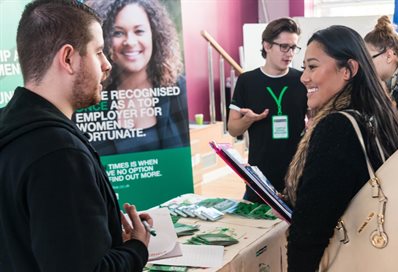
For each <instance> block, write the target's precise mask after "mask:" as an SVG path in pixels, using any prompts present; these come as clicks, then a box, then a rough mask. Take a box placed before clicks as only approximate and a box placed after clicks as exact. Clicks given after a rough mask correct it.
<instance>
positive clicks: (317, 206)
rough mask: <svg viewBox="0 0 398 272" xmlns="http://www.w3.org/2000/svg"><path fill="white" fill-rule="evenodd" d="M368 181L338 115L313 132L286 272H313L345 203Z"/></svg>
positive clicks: (353, 142) (353, 140)
mask: <svg viewBox="0 0 398 272" xmlns="http://www.w3.org/2000/svg"><path fill="white" fill-rule="evenodd" d="M368 179H369V175H368V172H367V169H366V165H365V158H364V155H363V151H362V150H361V147H360V145H359V141H358V139H357V136H356V134H355V132H354V130H353V128H352V125H351V123H350V122H349V121H348V119H347V118H346V117H344V116H343V115H341V114H332V115H330V116H328V117H326V118H325V119H323V120H322V121H321V122H320V123H319V124H318V126H317V127H316V128H315V129H314V132H313V135H312V137H311V139H310V143H309V149H308V156H307V161H306V165H305V167H304V171H303V176H302V178H301V183H300V185H299V188H298V192H297V201H296V206H295V208H294V211H293V216H292V224H291V226H290V229H289V236H288V271H289V272H295V271H300V272H313V271H316V270H317V269H318V267H319V262H320V260H321V257H322V255H323V252H324V250H325V248H326V247H327V245H328V243H329V239H330V237H331V236H332V235H333V231H334V227H335V226H336V223H337V221H338V219H339V218H340V216H341V215H342V214H343V213H344V211H345V209H346V208H347V206H348V204H349V202H350V200H351V199H352V198H353V196H354V195H355V194H356V193H357V192H358V191H359V190H360V188H361V187H362V186H363V185H364V184H365V182H366V181H367V180H368Z"/></svg>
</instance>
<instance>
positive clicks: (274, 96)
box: [267, 86, 287, 115]
mask: <svg viewBox="0 0 398 272" xmlns="http://www.w3.org/2000/svg"><path fill="white" fill-rule="evenodd" d="M286 90H287V86H285V87H283V89H282V91H281V93H280V94H279V97H276V95H275V94H274V92H273V91H272V89H271V88H270V87H267V91H268V92H269V93H270V95H271V96H272V98H273V99H274V100H275V102H276V105H277V106H278V115H282V97H283V95H284V94H285V92H286Z"/></svg>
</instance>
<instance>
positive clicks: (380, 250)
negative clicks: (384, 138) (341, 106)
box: [319, 112, 398, 272]
mask: <svg viewBox="0 0 398 272" xmlns="http://www.w3.org/2000/svg"><path fill="white" fill-rule="evenodd" d="M340 113H341V114H344V115H345V116H346V117H347V118H348V119H349V120H350V121H351V123H352V125H353V127H354V129H355V131H356V133H357V135H358V139H359V141H360V143H361V146H362V148H363V151H364V153H365V158H366V164H367V167H368V171H369V176H370V180H369V181H368V182H367V183H366V184H365V185H364V186H363V187H362V188H361V190H360V191H359V192H358V193H357V194H356V195H355V197H354V198H353V199H352V200H351V202H350V204H349V205H348V208H347V210H346V211H345V212H344V214H343V216H342V217H341V218H340V220H339V222H338V224H337V226H336V228H335V232H334V235H333V237H332V238H331V239H330V242H329V246H328V247H327V248H326V249H325V252H324V255H323V257H322V260H321V262H320V266H319V271H320V272H324V271H329V272H345V271H349V272H374V271H380V272H397V271H398V151H395V153H394V154H393V155H392V156H391V157H390V158H388V160H387V161H385V162H384V163H383V165H382V166H381V167H380V168H379V169H378V170H377V171H376V173H375V172H374V170H373V168H372V166H371V164H370V161H369V158H368V155H367V152H366V148H365V144H364V140H363V137H362V133H361V131H360V129H359V127H358V123H357V121H356V120H355V118H354V117H352V116H351V115H350V114H348V113H346V112H340ZM376 142H377V144H378V147H379V151H380V153H381V155H382V158H383V160H385V159H384V155H383V152H382V151H381V149H380V144H379V142H378V140H377V139H376Z"/></svg>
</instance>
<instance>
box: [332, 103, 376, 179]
mask: <svg viewBox="0 0 398 272" xmlns="http://www.w3.org/2000/svg"><path fill="white" fill-rule="evenodd" d="M339 113H341V114H342V115H344V116H346V117H347V118H348V120H350V122H351V124H352V126H353V127H354V130H355V132H356V134H357V136H358V140H359V143H360V144H361V146H362V150H363V153H364V155H365V159H366V165H367V167H368V172H369V176H370V178H371V179H374V178H376V175H375V171H374V170H373V167H372V165H371V164H370V160H369V157H368V153H367V152H366V147H365V141H364V140H363V136H362V132H361V130H360V129H359V126H358V122H357V120H355V118H354V117H353V116H352V115H351V114H349V113H347V112H344V111H339ZM376 139H377V138H376ZM377 146H378V147H379V151H381V150H380V149H381V147H380V143H379V141H377ZM381 153H383V152H381ZM383 155H384V154H383Z"/></svg>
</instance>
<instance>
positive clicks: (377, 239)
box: [339, 111, 388, 249]
mask: <svg viewBox="0 0 398 272" xmlns="http://www.w3.org/2000/svg"><path fill="white" fill-rule="evenodd" d="M339 113H341V114H343V115H344V116H346V117H347V118H348V120H350V122H351V124H352V126H353V127H354V130H355V132H356V134H357V136H358V140H359V142H360V144H361V146H362V150H363V153H364V154H365V159H366V165H367V167H368V171H369V177H370V180H369V182H370V185H371V186H372V198H378V199H379V211H378V214H377V218H378V220H377V229H376V230H375V231H373V232H372V233H371V236H370V237H369V238H370V242H371V243H372V245H373V246H374V247H376V248H379V249H381V248H384V247H386V246H387V244H388V236H387V233H386V232H385V231H384V220H385V211H386V204H387V201H388V199H387V197H386V196H385V194H384V192H383V190H382V188H381V186H380V185H381V184H380V181H379V179H378V178H377V177H376V175H375V172H374V170H373V167H372V165H371V164H370V160H369V157H368V154H367V152H366V147H365V142H364V140H363V136H362V132H361V130H360V129H359V126H358V122H357V120H355V118H354V117H353V116H352V115H351V114H349V113H347V112H343V111H339ZM376 143H377V146H378V149H379V152H380V154H381V156H382V158H383V161H384V154H383V152H382V150H381V146H380V142H379V141H378V139H377V137H376Z"/></svg>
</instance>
